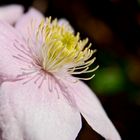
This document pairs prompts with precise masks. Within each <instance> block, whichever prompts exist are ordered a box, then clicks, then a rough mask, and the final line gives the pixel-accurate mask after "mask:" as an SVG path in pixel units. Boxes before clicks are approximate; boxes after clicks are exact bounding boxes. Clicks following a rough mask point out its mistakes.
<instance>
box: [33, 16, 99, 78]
mask: <svg viewBox="0 0 140 140" xmlns="http://www.w3.org/2000/svg"><path fill="white" fill-rule="evenodd" d="M40 37H42V40H43V43H42V46H41V55H42V67H43V69H44V70H46V71H48V72H51V73H54V72H58V71H59V70H61V69H63V68H65V69H67V71H68V72H69V73H70V74H81V73H89V72H93V71H95V70H96V69H97V68H98V66H97V67H96V68H94V69H92V70H89V66H90V65H91V64H92V63H93V62H94V61H95V57H94V58H92V59H90V58H91V56H92V55H93V53H95V51H96V50H91V49H90V47H91V44H89V45H87V43H88V39H84V40H80V34H79V33H77V34H76V35H74V33H73V31H71V30H70V26H69V25H68V24H67V25H59V22H58V21H57V20H56V19H55V20H53V21H51V18H46V20H42V22H41V23H40V25H39V26H38V30H37V32H36V41H37V42H39V39H40ZM86 46H87V47H86ZM91 77H93V76H91ZM86 79H90V78H85V80H86Z"/></svg>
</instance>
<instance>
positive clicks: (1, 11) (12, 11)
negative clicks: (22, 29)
mask: <svg viewBox="0 0 140 140" xmlns="http://www.w3.org/2000/svg"><path fill="white" fill-rule="evenodd" d="M23 10H24V9H23V7H22V6H21V5H8V6H2V7H0V19H1V20H4V21H6V22H8V23H10V24H14V23H15V22H16V21H17V20H18V19H19V17H20V16H21V15H22V14H23Z"/></svg>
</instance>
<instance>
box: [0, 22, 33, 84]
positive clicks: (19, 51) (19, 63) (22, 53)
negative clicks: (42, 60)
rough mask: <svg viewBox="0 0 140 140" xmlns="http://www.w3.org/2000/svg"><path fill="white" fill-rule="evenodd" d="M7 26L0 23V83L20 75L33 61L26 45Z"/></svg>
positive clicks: (11, 28) (10, 27) (13, 30)
mask: <svg viewBox="0 0 140 140" xmlns="http://www.w3.org/2000/svg"><path fill="white" fill-rule="evenodd" d="M22 40H23V39H22V37H21V36H20V35H19V34H18V32H17V31H16V30H15V29H14V28H13V27H12V26H10V25H9V24H7V23H5V22H3V21H0V83H1V82H2V81H6V80H8V79H9V80H10V79H11V80H12V79H13V78H15V77H17V76H18V75H20V74H22V72H23V71H22V69H26V67H29V66H30V63H31V62H32V61H33V59H32V57H31V56H30V52H29V50H28V47H27V44H25V42H24V41H22Z"/></svg>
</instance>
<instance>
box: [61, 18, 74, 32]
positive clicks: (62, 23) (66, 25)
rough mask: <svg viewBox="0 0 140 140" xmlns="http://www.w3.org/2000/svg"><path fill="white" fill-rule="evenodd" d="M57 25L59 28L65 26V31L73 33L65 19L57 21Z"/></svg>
mask: <svg viewBox="0 0 140 140" xmlns="http://www.w3.org/2000/svg"><path fill="white" fill-rule="evenodd" d="M58 24H59V25H60V26H65V27H66V29H68V31H70V32H72V33H74V29H73V27H72V26H71V25H70V23H69V21H68V20H66V19H64V18H61V19H59V20H58Z"/></svg>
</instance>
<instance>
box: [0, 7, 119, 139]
mask: <svg viewBox="0 0 140 140" xmlns="http://www.w3.org/2000/svg"><path fill="white" fill-rule="evenodd" d="M87 42H88V40H87V39H85V40H83V41H81V40H80V36H79V34H77V35H74V30H73V29H72V27H71V26H70V25H69V23H68V22H67V21H65V20H59V21H57V20H53V21H51V19H50V18H47V19H45V18H44V17H43V15H42V14H41V13H39V12H38V11H37V10H35V9H30V10H29V12H27V13H26V14H24V15H23V16H22V17H21V18H20V19H19V20H18V21H17V23H16V25H15V27H12V26H11V25H9V24H7V23H5V22H3V21H0V83H1V86H0V128H1V130H2V139H4V140H74V139H75V138H76V137H77V134H78V132H79V131H80V129H81V115H80V114H82V115H83V117H84V118H85V119H86V121H87V122H88V123H89V125H90V126H91V127H92V128H93V129H94V130H95V131H96V132H98V133H99V134H101V135H102V136H103V137H105V138H106V139H108V140H120V139H121V138H120V136H119V134H118V132H117V130H116V129H115V127H114V126H113V124H112V123H111V121H110V120H109V118H108V117H107V115H106V113H105V111H104V110H103V108H102V106H101V104H100V102H99V100H98V99H97V97H96V96H95V94H94V93H93V92H92V91H91V90H90V89H89V88H88V87H87V86H86V85H85V84H84V83H83V82H82V81H80V80H79V79H80V78H76V77H73V76H72V74H81V73H82V72H83V73H87V72H92V71H94V70H95V69H93V70H88V67H89V65H91V64H92V63H93V62H94V60H95V59H94V58H93V59H92V58H91V56H92V54H93V53H94V51H92V50H90V45H86V44H87ZM86 46H87V47H86Z"/></svg>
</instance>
